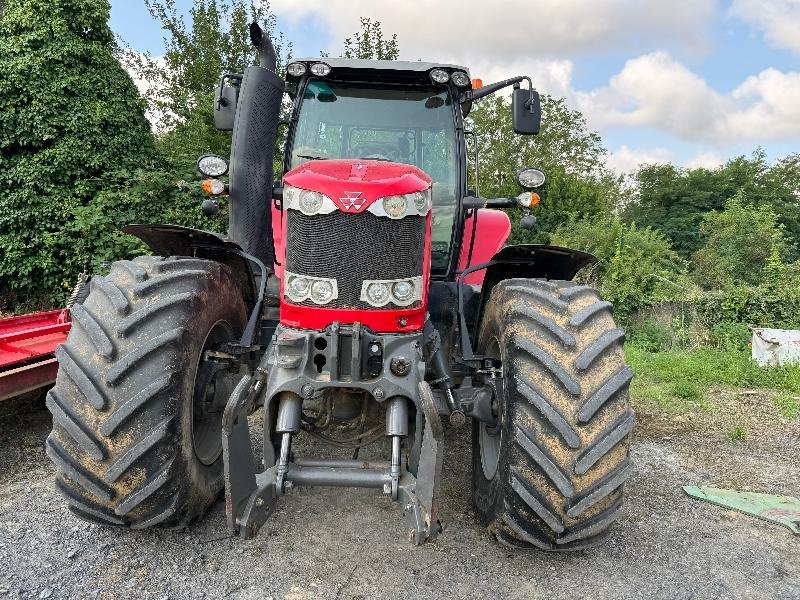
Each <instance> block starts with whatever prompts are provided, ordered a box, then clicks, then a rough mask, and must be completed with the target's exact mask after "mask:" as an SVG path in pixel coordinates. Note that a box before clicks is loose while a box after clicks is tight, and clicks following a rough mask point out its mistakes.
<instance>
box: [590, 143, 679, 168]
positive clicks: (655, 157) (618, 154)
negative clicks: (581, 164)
mask: <svg viewBox="0 0 800 600" xmlns="http://www.w3.org/2000/svg"><path fill="white" fill-rule="evenodd" d="M673 160H674V157H673V155H672V152H670V151H669V150H667V149H666V148H650V149H636V150H634V149H631V148H629V147H628V146H625V145H623V146H621V147H620V148H619V149H618V150H615V151H614V152H612V153H611V154H609V156H608V160H607V161H606V166H607V167H608V168H609V169H611V170H612V171H616V172H617V173H632V172H633V171H636V170H637V169H638V168H639V167H640V166H641V165H646V164H660V163H668V162H672V161H673Z"/></svg>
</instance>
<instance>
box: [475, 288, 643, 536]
mask: <svg viewBox="0 0 800 600" xmlns="http://www.w3.org/2000/svg"><path fill="white" fill-rule="evenodd" d="M610 309H611V305H610V303H608V302H603V301H601V299H600V297H599V295H598V293H597V292H596V291H595V290H593V289H591V288H588V287H585V286H569V287H567V286H566V285H565V284H564V283H557V282H549V281H542V280H530V279H512V280H507V281H503V282H500V283H499V284H497V286H496V287H495V288H494V289H493V290H492V294H491V297H490V299H489V302H488V304H487V306H486V311H485V313H484V320H483V323H482V325H481V330H480V333H479V339H478V348H479V349H480V351H481V352H482V353H483V354H485V355H487V356H492V357H494V358H497V359H499V360H501V361H502V365H503V378H502V382H503V386H502V388H503V392H502V394H501V396H502V397H501V398H500V399H499V400H500V401H499V406H498V409H499V423H498V425H497V427H495V428H489V427H487V426H486V425H485V424H482V423H480V422H478V421H473V436H472V440H473V441H472V447H473V452H472V456H473V459H472V463H473V466H472V479H473V504H474V506H475V509H476V511H477V514H478V516H479V518H480V520H481V521H482V522H483V523H484V524H485V525H487V526H489V527H490V528H491V529H492V530H493V531H494V533H495V534H496V536H497V538H498V540H499V541H500V542H501V543H504V544H506V545H509V546H513V547H518V548H531V547H536V548H540V549H544V550H579V549H583V548H586V547H590V546H594V545H596V544H598V543H600V542H602V541H603V540H604V539H605V537H606V536H607V534H608V531H609V526H610V525H611V523H612V522H613V521H614V520H615V519H616V517H617V515H618V513H619V509H620V507H621V506H622V502H623V489H622V487H623V482H624V481H625V480H626V479H627V477H628V476H629V474H630V472H631V468H632V467H631V462H630V457H629V445H630V432H631V430H632V429H633V426H634V424H635V417H634V413H633V411H632V410H631V407H630V400H629V397H628V385H629V383H630V380H631V377H632V371H631V370H630V368H629V367H628V366H626V365H625V363H624V356H623V352H622V340H623V332H622V330H621V329H618V328H617V327H616V326H615V324H614V321H613V319H612V317H611V310H610Z"/></svg>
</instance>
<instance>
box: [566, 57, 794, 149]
mask: <svg viewBox="0 0 800 600" xmlns="http://www.w3.org/2000/svg"><path fill="white" fill-rule="evenodd" d="M576 102H577V105H578V107H579V108H580V109H581V110H582V111H583V112H584V113H585V114H586V116H587V118H588V120H589V123H590V124H592V125H593V126H594V127H598V128H601V129H602V128H604V127H613V126H630V127H652V128H655V129H659V130H662V131H665V132H668V133H671V134H673V135H675V136H676V137H678V138H681V139H685V140H693V141H705V142H711V143H715V144H719V145H728V144H731V143H733V142H749V143H752V142H761V141H769V140H780V139H784V140H785V139H794V138H797V137H800V72H791V73H783V72H781V71H778V70H776V69H772V68H770V69H766V70H764V71H762V72H761V73H759V74H758V75H755V76H752V77H749V78H748V79H746V80H745V81H744V82H743V83H742V84H741V85H740V86H739V87H737V88H736V89H735V90H733V91H732V92H730V93H727V94H723V93H720V92H717V91H716V90H714V89H712V88H711V86H709V85H708V83H706V81H705V80H704V79H702V78H701V77H700V76H698V75H697V74H695V73H693V72H692V71H690V70H689V69H688V68H687V67H685V66H684V65H682V64H681V63H679V62H677V61H676V60H675V59H673V58H672V57H671V56H670V55H669V54H667V53H665V52H654V53H652V54H646V55H644V56H640V57H638V58H634V59H631V60H629V61H628V62H627V63H625V66H624V67H623V68H622V70H621V71H620V72H619V73H618V74H617V75H615V76H613V77H612V78H611V79H610V81H609V83H608V85H607V86H604V87H601V88H598V89H595V90H592V91H589V92H576Z"/></svg>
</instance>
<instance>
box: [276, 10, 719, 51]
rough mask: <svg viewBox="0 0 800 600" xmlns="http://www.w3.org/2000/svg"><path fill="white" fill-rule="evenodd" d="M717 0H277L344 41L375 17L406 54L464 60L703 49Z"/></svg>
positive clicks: (291, 14) (285, 13)
mask: <svg viewBox="0 0 800 600" xmlns="http://www.w3.org/2000/svg"><path fill="white" fill-rule="evenodd" d="M715 5H716V0H673V1H672V2H663V0H569V1H563V0H505V1H504V2H502V3H499V2H485V1H482V0H438V1H436V2H429V1H425V2H423V1H422V0H403V1H402V2H375V1H374V0H272V1H271V2H270V6H271V8H272V10H274V11H275V12H276V13H277V14H279V15H281V16H282V17H283V18H288V19H293V20H299V19H309V18H310V19H315V20H317V21H318V24H319V26H320V27H321V28H323V29H325V30H327V31H329V32H330V34H331V38H332V40H334V44H335V46H334V47H333V48H330V50H331V51H332V52H334V53H336V52H338V51H339V50H340V46H339V44H340V43H341V42H340V40H343V39H344V38H345V37H348V36H350V35H352V33H353V32H354V31H356V30H358V28H359V17H362V16H363V17H371V18H374V19H377V20H379V21H381V22H382V23H384V24H385V27H384V28H385V30H386V31H387V32H392V33H397V34H398V38H399V41H400V49H401V53H402V54H403V57H404V58H410V59H413V60H416V59H418V58H422V59H423V60H431V61H437V60H442V57H443V56H455V57H459V59H460V62H463V61H469V60H474V59H477V58H480V57H484V58H487V59H498V60H502V61H508V60H509V58H510V57H514V56H519V57H552V56H565V55H567V56H569V55H573V54H575V53H586V52H592V51H596V50H602V51H604V52H608V51H611V50H619V49H624V48H632V47H640V45H641V43H642V42H643V41H645V42H646V43H648V44H653V45H658V46H661V47H674V48H681V49H689V50H692V49H695V50H699V49H702V48H704V47H705V46H706V41H705V40H706V39H707V36H706V35H705V33H706V28H707V25H708V24H709V22H710V21H711V19H712V17H713V16H714V12H715Z"/></svg>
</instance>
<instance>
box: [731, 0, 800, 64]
mask: <svg viewBox="0 0 800 600" xmlns="http://www.w3.org/2000/svg"><path fill="white" fill-rule="evenodd" d="M731 14H733V15H735V16H737V17H739V18H741V19H742V20H744V21H747V22H748V23H750V24H752V25H753V26H755V27H756V28H757V29H759V30H761V31H762V32H763V34H764V38H765V39H766V40H767V42H769V43H770V44H771V45H773V46H775V47H778V48H786V49H788V50H791V51H792V52H795V53H797V54H800V0H733V4H732V6H731Z"/></svg>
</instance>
